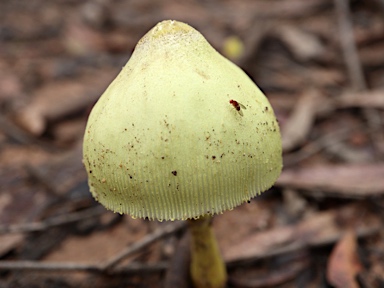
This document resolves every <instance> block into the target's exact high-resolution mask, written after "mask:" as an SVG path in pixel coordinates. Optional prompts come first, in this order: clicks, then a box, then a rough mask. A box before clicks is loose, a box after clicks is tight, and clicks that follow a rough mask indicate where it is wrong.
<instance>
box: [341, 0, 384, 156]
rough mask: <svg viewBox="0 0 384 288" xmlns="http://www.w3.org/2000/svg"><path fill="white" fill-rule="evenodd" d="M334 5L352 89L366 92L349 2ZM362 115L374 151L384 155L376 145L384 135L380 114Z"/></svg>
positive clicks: (344, 0) (365, 113) (367, 111)
mask: <svg viewBox="0 0 384 288" xmlns="http://www.w3.org/2000/svg"><path fill="white" fill-rule="evenodd" d="M334 3H335V6H336V13H337V16H338V17H337V18H338V20H339V29H340V33H339V35H340V39H341V46H342V50H343V54H344V58H345V63H346V65H347V68H348V74H349V78H350V80H351V82H352V87H353V88H354V90H356V91H363V90H366V89H367V82H366V81H365V79H364V73H363V68H362V66H361V62H360V60H359V57H358V53H357V48H356V44H355V40H354V35H353V27H352V21H351V12H350V10H349V1H348V0H334ZM363 113H364V116H365V118H366V120H367V121H368V125H369V127H370V128H371V129H370V130H371V131H370V135H371V139H372V142H373V144H374V146H375V148H376V150H377V151H380V152H381V153H384V151H383V149H384V148H383V147H381V146H380V145H379V144H378V143H381V142H382V140H383V139H384V134H383V132H382V126H383V121H382V120H381V116H380V113H379V112H378V111H376V110H374V109H364V110H363Z"/></svg>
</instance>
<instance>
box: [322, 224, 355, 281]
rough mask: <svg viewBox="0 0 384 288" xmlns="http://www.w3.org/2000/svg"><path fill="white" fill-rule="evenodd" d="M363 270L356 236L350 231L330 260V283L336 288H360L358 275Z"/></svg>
mask: <svg viewBox="0 0 384 288" xmlns="http://www.w3.org/2000/svg"><path fill="white" fill-rule="evenodd" d="M361 269H362V266H361V264H360V262H359V259H358V256H357V240H356V235H355V233H354V231H353V230H349V231H347V232H346V233H345V235H344V236H343V237H342V238H341V239H340V240H339V242H338V243H337V244H336V246H335V248H334V249H333V251H332V253H331V256H330V258H329V260H328V267H327V279H328V282H329V283H331V284H332V285H333V286H334V287H335V288H359V285H358V283H357V281H356V275H357V274H358V273H359V272H360V271H361Z"/></svg>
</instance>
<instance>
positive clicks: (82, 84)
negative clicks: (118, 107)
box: [16, 71, 115, 135]
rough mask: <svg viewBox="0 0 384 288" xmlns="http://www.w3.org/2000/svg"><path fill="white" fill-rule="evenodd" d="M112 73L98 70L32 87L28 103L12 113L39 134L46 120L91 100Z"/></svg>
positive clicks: (96, 97)
mask: <svg viewBox="0 0 384 288" xmlns="http://www.w3.org/2000/svg"><path fill="white" fill-rule="evenodd" d="M114 74H115V72H114V71H107V72H105V71H102V72H100V73H95V75H92V76H91V77H89V78H86V79H77V80H76V81H74V80H65V81H64V80H62V81H56V82H51V83H49V84H46V85H44V86H43V87H42V88H40V89H38V90H36V91H35V93H34V94H35V96H34V97H33V101H32V103H30V104H29V105H27V106H26V107H25V108H24V109H23V110H21V111H20V112H19V113H18V114H16V121H17V122H18V123H19V124H20V125H22V126H23V127H24V129H26V130H27V131H29V132H30V133H32V134H34V135H40V134H42V133H43V132H44V130H45V128H46V125H47V121H51V120H58V119H61V118H63V117H65V116H66V115H70V114H73V113H76V112H78V111H81V110H82V109H85V108H86V107H88V106H90V105H92V104H93V103H95V102H96V101H97V99H98V98H99V97H100V95H101V94H102V92H103V90H104V89H105V88H106V87H107V85H108V83H109V82H110V81H111V79H112V77H113V76H114Z"/></svg>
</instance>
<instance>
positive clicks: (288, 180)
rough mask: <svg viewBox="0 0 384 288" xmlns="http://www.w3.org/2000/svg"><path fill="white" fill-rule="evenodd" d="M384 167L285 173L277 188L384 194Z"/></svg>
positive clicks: (306, 169) (324, 167)
mask: <svg viewBox="0 0 384 288" xmlns="http://www.w3.org/2000/svg"><path fill="white" fill-rule="evenodd" d="M383 175H384V164H383V163H378V164H341V165H316V166H313V167H303V168H300V169H286V170H284V171H283V172H282V173H281V175H280V177H279V179H277V182H276V185H278V186H284V187H294V188H300V189H307V190H315V189H316V190H318V189H320V190H322V191H323V192H332V193H333V194H340V195H341V196H350V197H368V196H373V195H375V196H376V195H382V194H383V193H384V177H383Z"/></svg>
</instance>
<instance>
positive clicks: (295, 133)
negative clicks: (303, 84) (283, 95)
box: [281, 90, 322, 151]
mask: <svg viewBox="0 0 384 288" xmlns="http://www.w3.org/2000/svg"><path fill="white" fill-rule="evenodd" d="M321 99H322V95H321V94H320V93H319V92H318V91H316V90H310V91H305V92H304V93H303V95H302V96H301V97H300V98H299V101H298V102H297V104H296V107H295V108H294V110H293V112H292V114H291V116H290V118H289V119H288V121H287V122H286V123H285V125H284V126H283V127H282V132H281V133H282V137H283V150H284V151H288V150H291V149H293V148H295V147H296V146H297V145H299V144H301V143H302V142H303V141H304V140H305V139H306V138H307V135H308V133H309V131H310V130H311V128H312V124H313V121H314V120H315V117H316V112H317V109H318V107H319V103H320V101H321Z"/></svg>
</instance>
